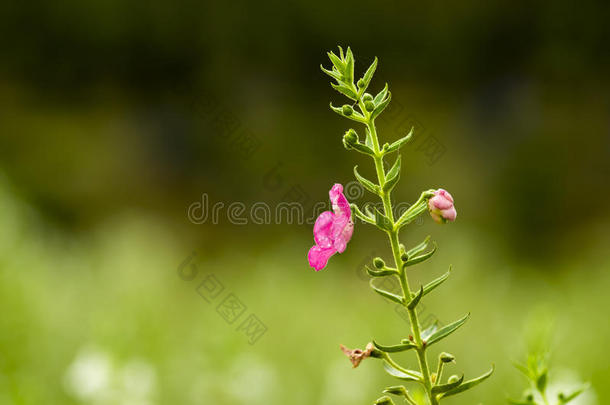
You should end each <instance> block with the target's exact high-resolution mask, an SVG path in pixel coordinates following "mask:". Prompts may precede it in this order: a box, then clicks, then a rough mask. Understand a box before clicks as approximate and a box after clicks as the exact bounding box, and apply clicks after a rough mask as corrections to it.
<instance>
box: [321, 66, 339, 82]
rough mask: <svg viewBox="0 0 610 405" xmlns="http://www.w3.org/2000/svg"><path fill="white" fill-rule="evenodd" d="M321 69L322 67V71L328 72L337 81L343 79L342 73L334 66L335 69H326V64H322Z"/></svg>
mask: <svg viewBox="0 0 610 405" xmlns="http://www.w3.org/2000/svg"><path fill="white" fill-rule="evenodd" d="M320 69H322V72H324V73H326V74H327V75H329V76H330V77H332V78H333V79H335V80H336V81H341V73H339V72H338V71H337V70H336V69H334V68H333V70H328V69H324V66H322V65H320Z"/></svg>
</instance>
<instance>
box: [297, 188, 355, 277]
mask: <svg viewBox="0 0 610 405" xmlns="http://www.w3.org/2000/svg"><path fill="white" fill-rule="evenodd" d="M328 195H329V196H330V201H331V203H332V206H333V211H334V212H331V211H324V212H323V213H322V214H320V216H319V217H318V219H316V223H315V224H314V226H313V236H314V240H315V242H316V244H315V245H314V246H313V247H312V248H311V249H309V253H308V254H307V258H308V260H309V265H310V266H311V267H313V268H314V269H315V270H316V271H320V270H322V269H323V268H324V267H326V263H328V259H330V257H331V256H332V255H334V254H335V253H343V251H344V250H345V248H346V247H347V242H349V240H350V239H351V238H352V233H353V232H354V222H353V221H352V210H351V209H350V207H349V202H348V201H347V198H345V196H344V195H343V186H342V185H341V184H338V183H337V184H335V185H334V186H333V187H332V188H331V189H330V191H329V192H328Z"/></svg>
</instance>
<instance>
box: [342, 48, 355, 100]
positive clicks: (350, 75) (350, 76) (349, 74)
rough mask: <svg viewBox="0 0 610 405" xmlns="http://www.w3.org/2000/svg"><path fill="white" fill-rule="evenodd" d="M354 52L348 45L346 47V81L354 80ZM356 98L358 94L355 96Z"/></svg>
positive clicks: (351, 81)
mask: <svg viewBox="0 0 610 405" xmlns="http://www.w3.org/2000/svg"><path fill="white" fill-rule="evenodd" d="M354 63H355V60H354V54H353V53H352V50H351V49H350V47H349V46H348V47H347V53H346V55H345V81H346V82H347V83H353V82H354ZM356 98H358V96H356Z"/></svg>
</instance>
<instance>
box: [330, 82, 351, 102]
mask: <svg viewBox="0 0 610 405" xmlns="http://www.w3.org/2000/svg"><path fill="white" fill-rule="evenodd" d="M330 85H331V86H333V89H335V90H337V91H338V92H339V93H341V94H343V95H344V96H346V97H348V98H350V99H351V100H354V101H356V100H357V99H358V95H357V94H356V92H355V91H354V90H353V89H352V88H351V87H348V86H347V85H345V84H343V83H340V84H335V83H331V84H330Z"/></svg>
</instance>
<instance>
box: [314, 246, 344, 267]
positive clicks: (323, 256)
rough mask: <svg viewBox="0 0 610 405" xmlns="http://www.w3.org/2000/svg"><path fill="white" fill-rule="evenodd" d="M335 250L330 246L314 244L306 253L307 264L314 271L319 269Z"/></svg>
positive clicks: (324, 265)
mask: <svg viewBox="0 0 610 405" xmlns="http://www.w3.org/2000/svg"><path fill="white" fill-rule="evenodd" d="M336 252H337V251H336V250H335V249H334V248H332V247H330V248H321V247H320V246H318V245H315V246H313V247H312V248H311V249H309V253H308V254H307V259H308V260H309V265H310V266H311V267H313V268H314V269H315V270H316V271H320V270H322V269H323V268H324V267H326V264H327V263H328V259H330V257H331V256H332V255H334V254H335V253H336Z"/></svg>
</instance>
